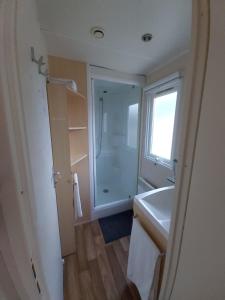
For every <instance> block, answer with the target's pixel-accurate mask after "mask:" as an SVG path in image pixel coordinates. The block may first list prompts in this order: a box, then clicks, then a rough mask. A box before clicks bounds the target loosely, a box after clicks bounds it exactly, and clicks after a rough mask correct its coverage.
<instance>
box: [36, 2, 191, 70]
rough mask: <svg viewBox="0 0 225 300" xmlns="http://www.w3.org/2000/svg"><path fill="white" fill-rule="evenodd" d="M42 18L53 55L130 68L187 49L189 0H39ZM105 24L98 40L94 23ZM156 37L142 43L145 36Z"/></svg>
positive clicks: (152, 64) (143, 66) (150, 64)
mask: <svg viewBox="0 0 225 300" xmlns="http://www.w3.org/2000/svg"><path fill="white" fill-rule="evenodd" d="M37 4H38V10H39V20H40V23H41V28H42V31H43V34H44V36H45V38H46V42H47V47H48V51H49V53H50V54H52V55H58V56H63V57H67V58H71V59H77V60H82V61H86V62H88V63H90V64H94V65H100V66H103V67H107V68H112V69H116V70H118V71H123V72H128V73H138V74H146V73H148V72H149V71H150V70H151V69H152V68H155V67H156V66H158V65H162V64H164V63H166V62H168V61H169V60H171V59H173V58H175V57H176V56H179V55H180V54H181V53H183V52H186V51H188V49H189V47H190V35H191V0H37ZM93 26H100V27H103V28H104V30H105V37H104V38H103V39H102V40H95V39H94V38H93V37H92V36H91V34H90V29H91V28H92V27H93ZM147 32H150V33H152V35H153V39H152V41H151V42H149V43H144V42H142V40H141V36H142V34H144V33H147Z"/></svg>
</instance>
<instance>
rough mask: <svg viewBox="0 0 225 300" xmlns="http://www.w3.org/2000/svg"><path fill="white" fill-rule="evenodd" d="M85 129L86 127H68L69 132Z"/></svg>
mask: <svg viewBox="0 0 225 300" xmlns="http://www.w3.org/2000/svg"><path fill="white" fill-rule="evenodd" d="M85 129H87V127H82V126H81V127H68V130H69V131H73V130H85Z"/></svg>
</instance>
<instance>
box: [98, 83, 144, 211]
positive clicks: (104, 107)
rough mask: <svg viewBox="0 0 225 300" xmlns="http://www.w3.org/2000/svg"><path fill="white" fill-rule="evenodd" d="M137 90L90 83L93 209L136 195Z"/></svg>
mask: <svg viewBox="0 0 225 300" xmlns="http://www.w3.org/2000/svg"><path fill="white" fill-rule="evenodd" d="M140 98H141V88H140V87H138V86H134V85H129V84H121V83H115V82H109V81H102V80H94V119H95V122H94V126H95V130H94V132H95V137H94V138H95V149H94V152H95V178H94V181H95V206H100V205H106V204H110V203H113V202H116V201H121V200H127V199H132V198H133V196H134V195H135V194H136V193H137V176H138V145H139V140H138V129H139V106H140V105H139V103H140Z"/></svg>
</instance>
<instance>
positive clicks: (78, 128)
mask: <svg viewBox="0 0 225 300" xmlns="http://www.w3.org/2000/svg"><path fill="white" fill-rule="evenodd" d="M3 2H4V3H5V4H4V6H3V5H0V16H1V17H2V19H3V17H4V15H7V14H3V13H2V8H5V11H6V13H8V12H9V11H10V8H11V9H12V11H13V9H15V13H14V14H12V15H13V16H16V19H15V20H16V21H15V22H17V23H16V25H17V26H4V27H2V28H1V26H0V38H1V37H2V31H3V30H7V29H10V28H14V27H15V28H17V30H16V31H15V32H14V31H13V32H14V33H13V34H15V35H16V34H18V37H17V39H15V40H16V43H15V45H16V46H15V45H14V44H13V47H12V49H13V50H12V51H11V52H10V51H8V50H7V51H5V52H6V53H7V55H6V60H5V61H6V62H5V63H4V60H2V57H3V56H2V54H1V47H0V62H1V61H3V63H4V66H5V67H4V66H3V68H2V69H4V68H5V69H6V70H7V72H6V73H7V74H11V76H9V75H8V76H5V77H6V78H12V80H11V79H10V81H9V84H8V86H10V84H12V83H14V75H15V76H16V74H17V73H18V74H19V75H18V76H19V77H20V78H19V80H18V82H19V83H20V84H21V91H19V94H20V92H21V95H22V96H21V100H18V103H19V104H18V103H17V106H18V107H19V108H20V109H17V106H16V104H15V102H16V100H15V99H17V98H16V97H15V99H14V94H13V93H12V92H11V94H13V99H14V102H12V103H13V105H14V106H15V108H14V106H13V105H12V107H13V109H12V112H11V115H10V114H8V115H10V116H11V119H12V120H13V122H12V123H13V124H14V125H13V126H14V127H15V128H14V131H13V132H14V134H15V140H16V142H15V145H14V146H15V149H17V152H18V153H20V150H21V149H25V150H26V151H25V150H24V153H25V154H24V153H23V155H21V156H20V154H17V156H16V157H17V158H19V159H17V163H18V165H19V166H17V165H13V167H14V169H13V170H14V171H15V170H19V169H20V168H21V169H22V171H20V172H21V173H18V174H19V175H20V176H19V175H18V174H17V173H16V171H15V173H16V174H17V175H18V176H19V180H18V182H19V184H20V183H21V182H22V183H21V188H20V190H19V193H18V190H16V191H17V194H16V195H18V194H19V197H20V198H19V197H18V199H19V200H18V203H19V205H21V207H22V209H21V207H20V206H19V205H18V207H19V208H20V209H21V211H22V212H23V213H21V220H22V221H23V222H22V221H21V224H22V225H21V228H22V229H23V230H21V232H22V233H21V235H22V234H24V237H25V238H24V241H25V242H24V245H25V246H24V248H26V247H27V248H26V249H28V250H26V251H27V252H25V251H21V249H22V246H21V245H22V242H23V240H22V239H21V238H20V235H19V234H15V232H16V230H19V228H20V227H19V226H16V225H14V226H11V227H10V226H9V227H7V230H8V231H9V232H10V230H11V236H12V237H13V238H12V239H11V240H10V242H11V243H13V242H14V243H15V244H14V245H15V246H14V247H12V251H15V249H16V250H17V249H18V251H16V253H14V252H13V254H14V257H15V260H16V262H17V267H18V266H20V264H21V265H22V264H23V263H24V265H22V266H24V269H23V267H20V268H19V267H18V268H17V269H16V268H15V269H16V270H17V272H18V274H19V275H20V276H18V278H20V277H21V278H22V279H23V281H22V279H21V282H22V283H23V284H24V286H25V289H26V292H27V293H28V294H29V293H30V294H29V295H35V296H30V297H29V296H28V297H25V296H24V297H23V296H21V295H23V294H22V293H21V295H20V296H21V297H15V298H9V300H14V299H15V300H18V299H23V300H30V299H32V300H37V299H42V300H62V299H65V300H78V299H81V300H92V299H93V300H119V299H124V300H125V299H127V300H128V299H129V300H138V299H142V300H157V299H159V300H169V299H171V300H180V299H184V300H186V299H188V300H189V299H191V300H192V299H193V300H198V299H206V300H212V299H216V300H217V299H218V300H219V299H224V298H220V297H216V296H215V297H211V298H210V297H208V298H207V297H203V296H200V297H199V296H198V295H213V293H212V294H210V292H211V291H209V292H208V293H206V292H205V287H207V284H203V283H204V282H207V280H208V282H209V281H210V284H211V283H212V282H213V280H212V278H211V277H212V276H211V277H210V276H209V273H210V272H208V273H207V272H204V268H207V267H208V269H213V267H215V266H217V267H216V269H219V270H220V268H219V267H218V266H220V265H219V264H216V263H215V264H214V265H213V266H212V263H211V261H214V259H215V260H216V259H217V258H219V257H220V255H214V256H213V258H212V257H211V260H210V259H209V256H210V253H211V252H212V251H211V252H210V249H211V248H210V246H212V245H215V244H217V243H218V245H219V243H220V244H222V239H220V241H216V242H215V241H214V242H211V240H212V239H213V238H214V236H216V234H215V233H213V231H212V232H211V230H213V228H215V230H216V229H217V227H216V226H217V225H218V224H219V223H218V222H219V221H218V220H224V218H221V217H218V218H217V219H218V220H217V219H216V220H215V218H214V221H213V222H211V223H210V224H209V222H208V223H207V221H208V220H211V211H212V210H214V209H215V210H216V209H217V214H218V215H219V214H220V213H222V211H223V210H222V209H219V207H221V205H222V204H221V197H217V198H218V199H220V202H218V203H219V204H220V206H219V205H217V206H216V204H217V202H216V201H217V198H216V197H214V194H213V195H212V194H210V193H211V190H210V191H208V193H207V188H208V189H209V187H210V186H211V184H212V186H213V178H212V177H216V176H219V175H218V174H219V172H221V173H222V171H219V170H220V167H218V168H217V169H216V163H217V161H216V160H217V159H218V157H219V155H218V157H217V155H214V154H215V151H214V152H213V151H211V154H212V152H213V159H211V158H212V155H211V156H210V153H209V151H208V149H211V148H210V147H212V146H213V143H210V142H209V139H208V134H211V138H212V139H215V143H214V144H215V145H218V147H217V148H218V149H217V151H221V155H220V157H221V156H222V155H223V153H222V150H223V147H222V146H221V144H219V142H218V143H217V140H216V138H217V134H213V132H214V131H213V130H211V129H212V128H211V127H212V126H214V125H213V124H217V126H216V125H215V127H217V128H219V129H221V128H222V125H221V124H222V123H224V122H222V121H221V120H220V118H219V117H221V116H220V113H221V112H222V111H224V109H222V108H221V109H219V101H221V99H222V97H220V94H219V96H218V97H214V93H215V94H216V93H217V92H218V91H219V87H220V85H221V86H222V85H223V86H224V84H223V83H222V84H220V85H219V84H218V85H217V86H216V92H215V87H212V89H213V88H214V92H213V96H212V98H216V99H217V101H218V106H216V105H213V106H210V105H209V104H208V102H207V101H206V100H207V96H208V95H209V94H210V89H209V91H207V93H206V92H204V93H203V89H204V88H205V85H206V87H207V84H208V86H210V84H213V82H214V80H212V79H211V81H210V80H208V78H210V76H209V75H207V76H208V77H207V76H206V71H207V70H208V69H207V68H208V65H207V64H208V60H209V62H210V59H211V60H213V59H215V60H216V59H218V60H219V58H218V57H220V56H222V55H221V53H218V54H217V55H212V53H214V52H215V53H217V52H216V51H217V50H218V49H219V47H215V49H214V52H213V51H211V50H210V49H211V48H210V47H212V46H211V44H210V43H213V42H214V43H215V41H217V43H218V40H217V39H218V36H219V34H218V35H215V36H216V37H215V38H214V34H215V32H216V31H215V32H214V31H213V30H212V29H211V30H212V32H211V33H210V34H211V35H209V31H210V30H209V28H210V26H212V28H214V27H213V26H215V23H213V22H216V19H217V18H213V17H212V18H211V15H212V16H214V15H217V14H218V13H220V11H221V14H222V11H224V10H223V9H220V10H219V9H217V11H216V8H215V7H217V6H219V5H220V6H222V1H221V2H220V1H219V0H216V1H206V0H197V1H192V0H167V1H163V0H139V1H137V0H120V1H119V0H114V1H109V0H108V1H107V0H86V1H79V0H64V1H62V0H61V1H60V0H57V1H55V0H48V1H46V0H23V1H17V2H18V5H13V4H12V3H13V2H15V1H13V0H10V1H5V0H3ZM209 2H210V5H211V6H210V5H209ZM216 2H217V6H216V4H215V3H216ZM9 3H11V6H10V7H9V8H8V6H7V5H9ZM223 5H224V4H223ZM209 6H210V7H211V8H210V9H211V10H212V12H211V11H210V9H209ZM6 8H7V9H6ZM224 8H225V7H224ZM209 11H210V12H209ZM215 11H216V12H217V13H215ZM10 16H11V15H10ZM12 19H13V17H12V18H10V17H7V18H6V22H10V20H12ZM222 19H224V18H221V19H220V20H222ZM199 20H200V21H199ZM218 20H219V18H218ZM0 21H1V18H0ZM210 22H212V25H211V23H210ZM221 22H222V21H221ZM7 24H8V23H7ZM28 24H29V26H28ZM209 24H210V25H209ZM14 25H15V24H14ZM220 28H222V26H220ZM223 28H224V26H223ZM218 32H220V31H219V30H218ZM218 32H217V33H218ZM13 34H12V35H9V38H8V39H6V38H5V37H6V36H8V35H7V34H5V35H4V41H7V42H6V43H5V44H7V45H8V44H10V41H11V39H13V38H12V36H13ZM220 34H221V32H220ZM209 36H210V37H209ZM212 37H213V39H212V42H211V40H210V38H212ZM219 43H220V41H219ZM5 44H4V45H3V44H2V45H3V46H4V47H5ZM209 45H210V46H209ZM221 47H222V46H221ZM221 49H222V48H221ZM13 51H18V53H17V56H18V63H15V65H18V70H17V69H16V71H15V70H14V69H13V67H12V66H11V61H13V59H14V58H15V57H16V55H14V56H13V55H12V53H14V52H13ZM210 51H211V52H210ZM218 51H219V50H218ZM223 53H224V52H223ZM10 55H11V56H10ZM211 55H212V56H213V58H212V56H211ZM9 58H11V59H9ZM223 58H224V57H223ZM7 59H8V60H7ZM217 68H222V64H221V63H218V61H217ZM209 70H210V66H209ZM17 71H18V72H17ZM223 71H224V70H223ZM10 72H11V73H10ZM211 73H213V72H211ZM211 73H210V75H211ZM220 73H221V74H223V73H222V71H221V72H220ZM0 74H1V70H0ZM207 74H208V73H207ZM213 74H216V75H215V76H217V71H216V72H215V70H214V73H213ZM218 74H219V72H218ZM3 77H4V76H3ZM218 77H219V76H218ZM221 78H224V76H221ZM207 80H208V81H207ZM217 80H218V82H219V83H220V81H219V80H220V77H219V78H217ZM205 82H206V83H205ZM0 84H1V77H0ZM18 85H19V84H18ZM11 90H12V91H14V87H13V88H12V89H11ZM221 93H222V92H221ZM5 94H6V93H5ZM9 94H10V93H9ZM204 97H205V98H204ZM18 99H19V98H18ZM202 99H203V100H204V101H205V102H204V101H203V100H202ZM205 99H206V100H205ZM209 103H210V101H209ZM220 104H221V103H220ZM0 105H2V104H1V103H0ZM7 105H8V104H7V101H6V104H5V107H6V108H7V109H9V108H8V106H7ZM207 105H208V106H207ZM222 105H223V107H224V103H223V104H221V106H222ZM209 108H210V109H209ZM204 109H205V110H206V112H205V111H204ZM207 109H208V111H210V113H209V114H207ZM216 109H217V110H216ZM215 110H216V111H215ZM1 111H3V110H1V109H0V112H1ZM16 111H18V116H17V117H15V116H16ZM202 111H204V113H202ZM213 113H214V115H213ZM1 114H2V113H1ZM211 114H212V115H211ZM212 116H213V117H214V119H213V120H214V122H211V121H210V120H211V118H212ZM20 117H21V120H22V121H18V120H20ZM207 117H208V119H207ZM204 118H205V119H204ZM223 118H224V116H223ZM17 119H18V120H17ZM223 120H224V119H223ZM3 121H4V119H3ZM3 123H4V122H2V124H3ZM20 123H21V124H22V125H21V124H20ZM15 124H19V125H18V126H16V125H15ZM10 126H11V125H10ZM20 126H21V127H20ZM210 126H211V127H210ZM1 127H2V128H3V126H1ZM21 128H22V129H21ZM208 128H209V129H208ZM217 128H216V129H215V132H216V133H217ZM219 129H218V130H219ZM10 130H11V127H9V130H8V131H5V132H11V131H10ZM204 130H205V131H204ZM210 130H211V131H210ZM206 131H207V132H206ZM223 132H224V130H223V131H222V130H221V135H220V136H222V133H223ZM19 133H20V134H19ZM200 138H201V139H200ZM204 138H205V140H204ZM203 142H205V144H206V146H205V147H203V146H202V145H204V143H203ZM207 143H208V144H207ZM2 145H6V146H7V143H5V144H3V143H2ZM12 145H13V144H12ZM199 145H200V146H201V147H203V149H201V148H200V150H201V151H200V150H199V147H200V146H199ZM6 146H5V147H6ZM206 149H207V150H206ZM198 151H199V152H198ZM207 151H208V152H207ZM5 152H7V153H11V152H10V151H5ZM21 152H22V150H21ZM12 153H14V152H13V151H12ZM207 154H208V156H207ZM197 155H198V156H197ZM12 156H13V155H12ZM21 157H22V158H23V157H24V161H25V163H24V164H23V159H22V158H21ZM196 157H197V158H196ZM204 161H207V164H205V163H204ZM12 162H13V163H14V161H13V159H12ZM10 163H11V161H10ZM198 163H199V164H200V167H201V168H200V167H199V169H197V167H198ZM201 163H202V165H201ZM10 166H11V165H10V164H9V167H10ZM219 166H220V164H219ZM13 167H12V168H13ZM195 168H196V169H195ZM204 168H208V169H206V171H204ZM0 169H2V170H3V168H0ZM6 169H7V170H8V166H7V168H6ZM196 170H197V171H196ZM199 170H200V171H199ZM214 171H215V174H216V175H215V176H213V172H214ZM0 172H1V170H0ZM23 172H24V173H23ZM209 173H211V176H209V177H210V178H208V177H207V176H208V174H209ZM0 175H1V174H0ZM25 175H26V176H25ZM192 176H193V177H192ZM194 176H195V177H194ZM204 176H205V177H207V178H206V180H205V181H204V178H205V177H204ZM15 177H16V175H15ZM220 177H221V178H224V176H222V175H221V176H220ZM21 178H22V179H21ZM193 178H194V179H195V181H194V179H193ZM192 179H193V181H192ZM201 180H202V182H201ZM207 180H208V181H207ZM20 181H21V182H20ZM196 182H197V183H196ZM207 182H208V184H207ZM25 183H27V185H26V184H25ZM209 183H210V184H209ZM19 184H18V186H19ZM200 187H201V188H200ZM219 188H220V187H218V189H217V186H216V189H217V190H219ZM223 188H224V186H223ZM216 189H214V193H215V194H216V193H217V190H216ZM11 190H13V189H12V188H11V187H10V191H11ZM205 190H206V192H205V193H204V191H205ZM219 192H220V190H219ZM219 192H218V194H216V195H219ZM200 193H201V194H200ZM220 195H221V193H220ZM220 195H219V196H220ZM209 196H210V197H211V198H213V199H214V202H215V205H214V206H213V208H212V206H211V202H210V201H209V199H208V198H207V197H209ZM5 198H6V199H9V197H5ZM12 198H14V199H17V198H16V197H12ZM21 199H24V201H21ZM190 199H191V200H190ZM193 199H194V200H193ZM207 199H208V200H207ZM25 200H26V201H25ZM188 201H189V202H188ZM207 201H208V202H207ZM2 203H3V202H2ZM0 204H1V203H0ZM4 205H5V206H4ZM4 205H3V204H1V205H0V216H1V214H2V213H4V214H5V215H7V216H9V215H10V214H13V212H14V211H15V212H16V206H13V207H15V208H14V210H12V209H11V207H10V205H9V206H7V205H8V203H5V204H4ZM223 205H224V204H223ZM202 206H204V209H202ZM2 207H3V208H4V209H5V210H3V209H2ZM7 209H8V210H7ZM18 210H19V209H18ZM19 211H20V210H19ZM209 211H210V214H208V215H207V213H208V212H209ZM6 212H7V213H6ZM204 214H205V215H206V217H203V215H204ZM5 215H4V216H5ZM18 216H20V214H17V215H16V213H15V214H14V215H13V216H12V218H11V222H12V223H13V222H14V221H15V222H16V218H18ZM23 218H24V219H23ZM1 220H3V218H0V222H1ZM24 220H25V221H24ZM205 220H207V221H205ZM204 221H205V222H204ZM221 222H222V221H221ZM13 224H14V223H13ZM19 224H20V223H19ZM24 224H25V225H24ZM23 226H24V227H23ZM0 227H1V226H0ZM218 227H219V225H218ZM1 228H3V227H1ZM12 228H13V230H14V231H13V230H12ZM205 228H208V229H207V230H206V229H205ZM208 232H209V233H212V234H211V235H210V234H207V233H208ZM195 233H196V235H195ZM203 238H205V240H203V241H204V243H203V242H202V240H201V239H203ZM17 239H18V241H17ZM16 241H17V242H18V243H17V244H16ZM27 241H28V242H27ZM196 245H197V246H196ZM20 246H21V248H20ZM195 247H196V248H195ZM197 247H198V248H197ZM218 248H219V246H218ZM219 249H220V251H221V253H222V249H223V247H220V248H219ZM218 251H219V250H218ZM1 253H3V251H2V250H1V247H0V266H2V263H1V258H2V254H1ZM4 253H6V254H4V255H5V257H7V255H8V253H9V251H8V250H7V251H6V252H4ZM213 253H214V252H213ZM218 253H219V252H218ZM22 254H24V255H27V256H26V259H20V257H19V256H21V257H22ZM200 254H201V257H199V256H200ZM10 255H11V254H10ZM185 259H186V260H185ZM194 259H195V260H194ZM220 260H221V257H220ZM27 261H28V263H27ZM194 261H195V263H194ZM196 261H197V263H196ZM10 262H12V265H13V261H12V260H11V257H10V256H9V258H8V264H9V265H10ZM210 264H211V265H210ZM15 265H16V264H14V265H13V267H12V268H11V269H10V268H9V271H10V272H11V271H12V270H14V269H13V268H14V266H15ZM27 265H28V267H27ZM202 266H203V267H202ZM210 266H211V267H210ZM26 267H27V269H26ZM194 268H195V271H193V269H194ZM221 269H222V268H221ZM21 270H22V271H21ZM24 270H26V271H27V273H26V274H28V275H26V276H27V277H25V275H24V274H25V271H24ZM186 270H188V271H186ZM23 271H24V274H22V273H23ZM200 271H202V273H200ZM10 272H9V273H10ZM20 272H21V273H20ZM198 272H199V273H198ZM222 272H223V278H224V268H223V271H222ZM30 273H32V276H30ZM10 274H11V275H12V276H16V272H11V273H10ZM210 274H211V273H210ZM0 276H1V268H0ZM204 276H205V277H206V278H205V277H204ZM3 277H4V276H3ZM3 277H0V287H1V280H2V278H3ZM30 277H32V280H33V281H32V280H31V279H30ZM24 278H27V281H26V280H25V279H24ZM196 278H197V279H198V280H196ZM202 278H204V280H203V279H202ZM209 278H211V279H210V280H209ZM19 280H20V279H18V282H17V281H16V280H15V282H17V285H16V284H15V286H16V287H18V286H19V287H21V290H22V287H23V284H20V281H19ZM29 280H30V281H29ZM32 284H33V285H32ZM203 285H204V287H202V286H203ZM213 285H214V287H217V288H214V289H213V292H214V295H219V296H221V294H222V293H221V290H220V288H218V286H219V284H218V285H217V283H214V282H213ZM223 286H224V285H223ZM201 287H202V288H201ZM198 288H199V290H200V292H199V290H198ZM200 288H201V289H200ZM29 289H30V290H29ZM32 289H33V290H35V292H34V294H32V293H33V290H32ZM185 290H188V292H189V293H187V292H186V293H185V292H184V291H185ZM35 293H36V294H35ZM174 295H175V296H174ZM193 295H194V296H193ZM196 295H197V296H196ZM192 296H193V297H192ZM0 298H1V291H0ZM3 299H5V298H3ZM6 299H7V298H6ZM7 300H8V299H7Z"/></svg>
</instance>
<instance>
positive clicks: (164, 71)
mask: <svg viewBox="0 0 225 300" xmlns="http://www.w3.org/2000/svg"><path fill="white" fill-rule="evenodd" d="M188 58H189V56H188V54H185V55H182V56H180V57H178V58H177V59H176V60H173V61H171V62H170V63H168V64H167V65H165V66H163V67H162V66H161V67H159V68H158V69H156V70H154V71H152V72H151V73H150V74H149V75H148V78H147V85H150V84H152V83H154V82H156V81H158V80H160V79H163V78H164V77H166V76H168V75H170V74H172V73H175V72H180V74H181V76H182V77H183V79H182V90H181V98H180V103H179V105H180V109H179V111H178V114H179V116H178V131H177V136H178V138H177V139H176V145H175V158H177V159H178V163H179V148H178V146H179V134H180V131H179V128H180V127H181V126H179V124H180V122H182V116H183V114H185V112H184V111H183V110H182V100H183V98H184V91H185V83H186V81H185V79H186V77H185V74H186V65H187V63H188ZM143 110H144V111H143V116H144V115H145V113H146V107H145V106H144V105H143ZM143 120H144V118H143ZM143 123H144V122H143ZM142 126H143V129H142V133H143V134H142V138H141V143H142V151H141V159H140V175H141V176H142V177H143V178H145V179H146V180H147V181H149V182H150V183H152V184H153V185H155V186H156V187H162V186H167V185H171V183H170V182H169V181H168V180H167V177H173V172H172V170H171V169H169V168H167V167H165V166H162V165H160V164H157V165H155V164H154V162H153V161H151V160H149V159H145V158H144V143H145V137H144V132H145V130H144V127H145V124H142Z"/></svg>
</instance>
